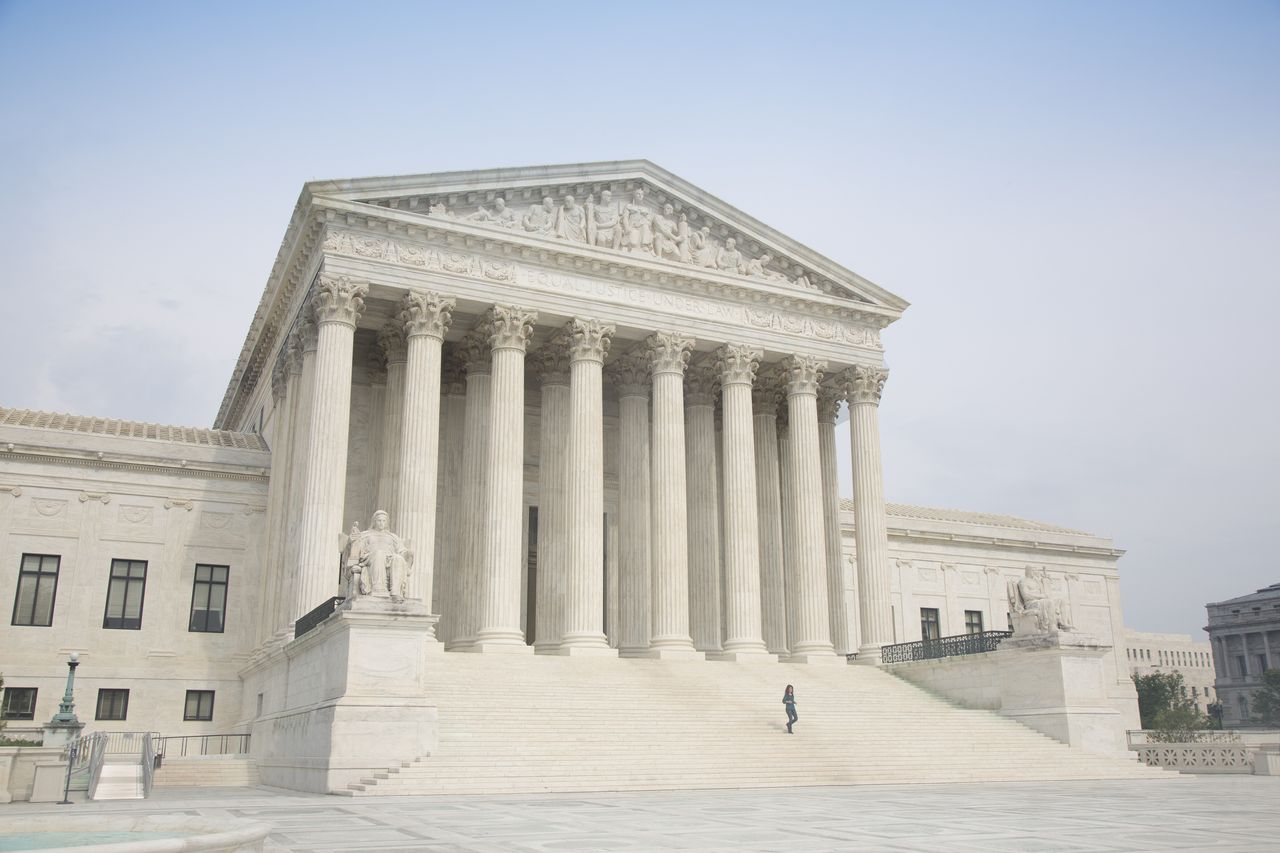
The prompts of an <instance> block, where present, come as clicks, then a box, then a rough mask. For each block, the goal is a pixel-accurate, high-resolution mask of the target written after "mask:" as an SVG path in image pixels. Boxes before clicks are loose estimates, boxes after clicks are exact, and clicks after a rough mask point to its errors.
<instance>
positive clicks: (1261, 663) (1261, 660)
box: [1254, 655, 1267, 674]
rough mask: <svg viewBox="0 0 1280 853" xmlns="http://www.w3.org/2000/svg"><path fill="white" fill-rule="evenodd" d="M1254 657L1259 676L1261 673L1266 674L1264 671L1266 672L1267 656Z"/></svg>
mask: <svg viewBox="0 0 1280 853" xmlns="http://www.w3.org/2000/svg"><path fill="white" fill-rule="evenodd" d="M1254 657H1255V658H1256V659H1257V660H1256V662H1257V664H1258V672H1259V673H1260V674H1261V673H1264V672H1266V671H1267V656H1266V655H1254Z"/></svg>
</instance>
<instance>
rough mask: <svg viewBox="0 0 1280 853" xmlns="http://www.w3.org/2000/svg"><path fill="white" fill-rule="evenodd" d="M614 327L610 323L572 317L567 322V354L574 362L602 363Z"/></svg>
mask: <svg viewBox="0 0 1280 853" xmlns="http://www.w3.org/2000/svg"><path fill="white" fill-rule="evenodd" d="M614 330H615V327H614V325H613V324H612V323H603V322H601V321H600V320H588V319H584V318H582V317H574V318H573V319H572V320H570V321H569V325H568V327H567V331H568V333H569V353H570V356H571V357H572V359H573V360H574V361H598V362H602V363H603V362H604V357H605V356H606V355H607V354H608V352H609V343H610V341H611V340H612V339H613V333H614Z"/></svg>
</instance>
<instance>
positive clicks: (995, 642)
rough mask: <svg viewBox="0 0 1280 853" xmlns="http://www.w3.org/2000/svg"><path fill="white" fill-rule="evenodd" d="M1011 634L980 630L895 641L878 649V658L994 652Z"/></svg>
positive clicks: (890, 659) (896, 660)
mask: <svg viewBox="0 0 1280 853" xmlns="http://www.w3.org/2000/svg"><path fill="white" fill-rule="evenodd" d="M1012 636H1013V632H1012V631H980V632H978V633H975V634H955V635H953V636H950V637H939V638H938V639H936V640H917V641H916V642H914V643H895V644H894V645H892V646H884V647H883V648H881V649H880V659H881V661H883V662H884V663H906V662H908V661H914V660H935V659H937V658H947V657H953V656H956V655H976V654H981V653H983V652H994V651H995V650H996V649H997V648H999V646H1000V641H1001V640H1004V639H1006V638H1008V637H1012Z"/></svg>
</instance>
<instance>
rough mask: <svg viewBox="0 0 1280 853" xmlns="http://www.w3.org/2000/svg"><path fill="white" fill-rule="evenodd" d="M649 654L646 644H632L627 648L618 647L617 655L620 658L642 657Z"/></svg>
mask: <svg viewBox="0 0 1280 853" xmlns="http://www.w3.org/2000/svg"><path fill="white" fill-rule="evenodd" d="M648 656H649V647H648V646H632V647H629V648H619V649H618V657H620V658H643V657H648Z"/></svg>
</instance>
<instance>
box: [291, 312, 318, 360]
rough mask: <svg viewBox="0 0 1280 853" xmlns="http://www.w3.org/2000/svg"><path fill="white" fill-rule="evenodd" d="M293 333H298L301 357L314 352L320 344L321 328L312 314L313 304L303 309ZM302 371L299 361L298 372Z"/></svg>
mask: <svg viewBox="0 0 1280 853" xmlns="http://www.w3.org/2000/svg"><path fill="white" fill-rule="evenodd" d="M293 333H294V334H295V335H297V341H298V347H299V349H300V350H301V354H300V356H299V359H301V358H302V357H303V356H306V355H307V353H314V352H315V351H316V347H318V346H319V345H320V328H319V327H318V326H317V325H316V321H315V318H314V317H312V316H311V305H310V303H308V304H307V307H306V308H305V309H303V311H302V314H301V315H300V316H299V317H298V324H297V325H296V326H294V327H293ZM301 371H302V363H301V361H299V363H298V372H301Z"/></svg>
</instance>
